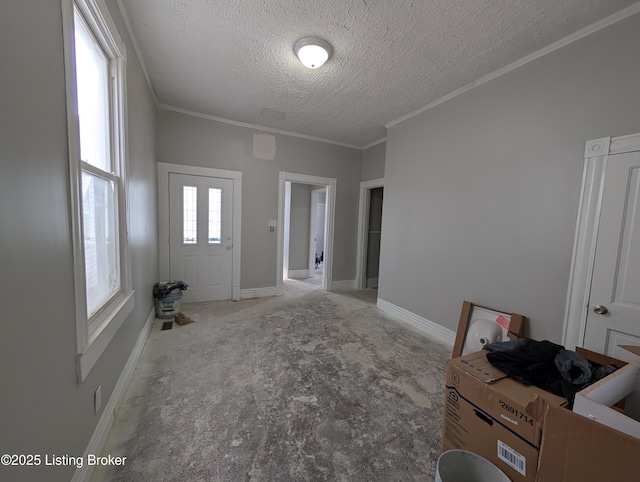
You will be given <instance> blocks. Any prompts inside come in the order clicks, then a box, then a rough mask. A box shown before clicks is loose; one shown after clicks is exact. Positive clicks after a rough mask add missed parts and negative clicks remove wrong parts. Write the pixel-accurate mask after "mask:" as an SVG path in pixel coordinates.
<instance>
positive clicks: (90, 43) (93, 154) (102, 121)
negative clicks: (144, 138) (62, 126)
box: [74, 10, 113, 172]
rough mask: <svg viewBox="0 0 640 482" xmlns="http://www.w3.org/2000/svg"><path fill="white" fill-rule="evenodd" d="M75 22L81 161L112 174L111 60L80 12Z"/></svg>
mask: <svg viewBox="0 0 640 482" xmlns="http://www.w3.org/2000/svg"><path fill="white" fill-rule="evenodd" d="M74 19H75V57H76V58H75V60H76V62H75V65H76V88H77V92H76V93H77V99H78V118H79V123H80V158H81V159H82V160H83V161H85V162H86V163H88V164H91V165H92V166H95V167H97V168H99V169H102V170H103V171H105V172H112V171H113V169H112V168H111V160H110V152H109V145H110V134H109V122H110V117H109V60H108V59H107V57H106V56H105V54H104V52H103V51H102V48H101V47H100V44H98V42H97V41H96V39H95V37H94V36H93V34H92V33H91V31H90V30H89V27H88V26H87V24H86V22H85V21H84V19H83V18H82V15H81V14H80V12H78V11H77V10H76V14H75V17H74Z"/></svg>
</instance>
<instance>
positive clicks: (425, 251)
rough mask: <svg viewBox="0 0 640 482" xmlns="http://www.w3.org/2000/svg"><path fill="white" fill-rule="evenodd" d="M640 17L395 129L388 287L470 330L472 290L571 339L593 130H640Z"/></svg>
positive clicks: (385, 256)
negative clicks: (572, 279) (587, 148)
mask: <svg viewBox="0 0 640 482" xmlns="http://www.w3.org/2000/svg"><path fill="white" fill-rule="evenodd" d="M638 45H640V15H635V16H634V17H632V18H629V19H626V20H624V21H622V22H619V23H617V24H615V25H613V26H610V27H608V28H606V29H603V30H600V31H598V32H596V33H594V34H592V35H589V36H587V37H586V38H583V39H581V40H579V41H577V42H575V43H573V44H571V45H568V46H565V47H563V48H562V49H560V50H557V51H555V52H553V53H551V54H548V55H546V56H544V57H542V58H539V59H538V60H536V61H534V62H531V63H529V64H527V65H525V66H522V67H520V68H518V69H516V70H515V71H512V72H511V73H509V74H506V75H504V76H501V77H499V78H497V79H494V80H493V81H490V82H489V83H487V84H484V85H482V86H480V87H477V88H475V89H472V90H471V91H469V92H467V93H465V94H463V95H460V96H458V97H455V98H454V99H452V100H449V101H447V102H445V103H443V104H440V105H439V106H437V107H435V108H432V109H430V110H428V111H426V112H424V113H422V114H420V115H418V116H416V117H413V118H411V119H409V120H407V121H405V122H402V123H400V124H398V125H395V126H393V127H391V128H390V129H389V130H388V133H387V153H386V166H385V200H384V203H385V205H384V214H383V232H382V255H381V266H380V273H381V274H380V285H379V286H380V290H379V296H380V297H381V298H382V299H384V300H386V301H388V302H390V303H393V304H395V305H398V306H400V307H402V308H404V309H406V310H409V311H410V312H413V313H415V314H417V315H419V316H422V317H424V318H426V319H428V320H431V321H433V322H436V323H439V324H441V325H443V326H445V327H447V328H450V329H451V330H455V329H456V328H457V322H458V318H459V315H460V309H461V307H462V302H463V300H465V299H466V300H470V301H473V302H476V303H479V304H484V305H488V306H490V307H494V308H498V309H504V310H507V311H512V312H517V313H521V314H524V315H526V316H528V317H529V318H530V329H529V330H528V333H529V334H530V335H531V336H533V337H534V338H537V339H545V338H546V339H550V340H552V341H555V342H559V341H561V334H562V326H563V318H564V310H565V299H566V293H567V285H568V279H569V269H570V264H571V255H572V249H573V237H574V231H575V222H576V215H577V206H578V200H579V195H580V192H579V191H580V183H581V177H582V169H583V152H584V144H585V141H587V140H588V139H593V138H598V137H604V136H609V135H625V134H631V133H634V132H638V131H640V90H639V86H640V57H639V55H638Z"/></svg>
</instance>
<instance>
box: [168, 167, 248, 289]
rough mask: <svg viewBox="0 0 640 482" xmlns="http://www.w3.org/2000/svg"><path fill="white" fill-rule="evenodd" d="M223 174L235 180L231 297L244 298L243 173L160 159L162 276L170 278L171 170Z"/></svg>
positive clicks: (193, 173)
mask: <svg viewBox="0 0 640 482" xmlns="http://www.w3.org/2000/svg"><path fill="white" fill-rule="evenodd" d="M171 173H174V174H188V175H192V176H207V177H219V178H223V179H231V180H232V181H233V254H232V256H233V258H232V275H231V277H232V280H231V299H233V300H239V299H240V296H241V294H240V291H241V290H240V259H241V257H240V253H241V250H242V239H241V233H242V229H241V228H242V173H241V172H240V171H229V170H227V169H214V168H211V167H199V166H186V165H182V164H170V163H167V162H159V163H158V233H159V243H158V251H159V253H158V258H159V269H160V273H159V275H160V278H161V279H164V280H168V279H169V174H171Z"/></svg>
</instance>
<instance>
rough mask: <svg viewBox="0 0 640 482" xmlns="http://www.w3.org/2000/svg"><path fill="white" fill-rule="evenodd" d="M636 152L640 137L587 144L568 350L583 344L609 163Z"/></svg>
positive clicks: (571, 281)
mask: <svg viewBox="0 0 640 482" xmlns="http://www.w3.org/2000/svg"><path fill="white" fill-rule="evenodd" d="M634 151H640V134H631V135H627V136H620V137H603V138H600V139H593V140H590V141H587V143H586V145H585V152H584V170H583V175H582V187H581V190H580V202H579V204H578V218H577V221H576V232H575V237H574V241H573V256H572V259H571V272H570V274H569V286H568V288H567V302H566V308H565V317H564V327H563V330H562V344H563V345H564V346H565V347H566V348H567V349H568V350H573V349H574V348H575V347H577V346H583V345H584V336H585V328H586V323H587V310H588V308H589V295H590V292H591V279H592V277H593V263H594V259H595V253H596V242H597V237H598V228H599V226H600V211H601V207H602V197H603V194H604V181H605V176H606V170H607V160H608V157H609V156H610V155H613V154H622V153H625V152H634Z"/></svg>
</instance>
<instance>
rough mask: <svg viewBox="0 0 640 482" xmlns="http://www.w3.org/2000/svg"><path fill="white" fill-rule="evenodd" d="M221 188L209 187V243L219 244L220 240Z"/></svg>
mask: <svg viewBox="0 0 640 482" xmlns="http://www.w3.org/2000/svg"><path fill="white" fill-rule="evenodd" d="M221 210H222V189H214V188H209V244H220V243H221V242H222V240H221V239H220V238H221V236H222V219H221V217H220V213H221Z"/></svg>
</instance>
